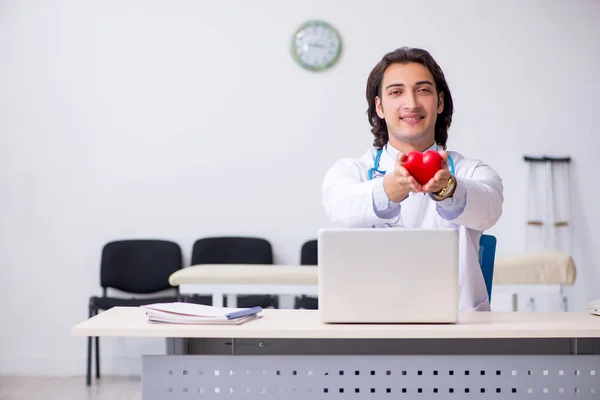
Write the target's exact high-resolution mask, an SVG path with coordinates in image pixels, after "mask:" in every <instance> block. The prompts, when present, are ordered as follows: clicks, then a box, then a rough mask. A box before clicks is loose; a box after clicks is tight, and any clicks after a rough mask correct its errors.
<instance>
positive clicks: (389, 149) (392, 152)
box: [385, 142, 438, 160]
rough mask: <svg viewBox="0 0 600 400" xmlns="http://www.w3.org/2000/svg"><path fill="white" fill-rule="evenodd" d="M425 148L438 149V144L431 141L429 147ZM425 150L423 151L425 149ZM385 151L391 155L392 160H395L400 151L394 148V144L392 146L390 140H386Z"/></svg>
mask: <svg viewBox="0 0 600 400" xmlns="http://www.w3.org/2000/svg"><path fill="white" fill-rule="evenodd" d="M427 150H435V151H438V144H437V143H435V142H433V145H432V146H431V147H429V148H428V149H427ZM427 150H425V151H427ZM385 151H386V153H387V154H388V155H389V156H390V157H392V159H393V160H396V157H397V156H398V153H400V150H398V149H396V148H395V147H394V146H392V145H391V144H390V142H387V143H386V145H385Z"/></svg>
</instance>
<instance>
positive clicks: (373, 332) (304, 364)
mask: <svg viewBox="0 0 600 400" xmlns="http://www.w3.org/2000/svg"><path fill="white" fill-rule="evenodd" d="M262 315H263V318H261V319H259V320H255V321H251V322H249V323H247V324H245V325H241V326H199V325H169V324H150V323H148V322H147V320H146V316H145V314H144V312H143V310H141V309H139V308H123V307H117V308H113V309H111V310H109V311H106V312H104V313H101V314H99V315H97V316H95V317H92V318H91V319H89V320H86V321H84V322H82V323H80V324H78V325H76V326H75V327H73V329H72V333H73V334H74V335H77V336H136V337H167V338H180V339H178V340H179V342H180V343H179V345H178V346H176V347H177V348H175V349H174V353H175V354H173V355H164V356H144V357H143V363H142V371H143V372H142V386H143V390H142V393H143V399H144V400H154V399H161V400H162V399H197V398H222V397H227V398H231V399H254V398H261V399H289V398H297V399H314V398H317V399H321V398H322V399H329V398H331V397H335V398H339V397H352V398H354V399H357V398H360V399H363V398H367V397H368V398H369V399H371V398H372V399H392V398H393V399H396V398H403V397H405V398H414V397H415V396H416V398H420V397H419V396H423V398H428V399H429V398H435V399H455V398H461V399H462V398H470V397H477V398H479V397H486V396H489V397H491V398H494V399H505V398H511V399H522V398H525V399H550V398H552V399H554V398H565V399H571V398H577V399H598V398H599V397H600V379H599V376H600V357H598V355H600V339H599V338H600V317H597V316H592V315H589V314H586V313H569V312H567V313H565V312H560V313H512V312H511V313H461V314H460V317H459V322H458V323H457V324H456V325H418V324H416V325H361V324H348V325H347V324H340V325H327V324H323V323H321V322H320V321H319V319H318V312H317V311H312V310H264V311H263V313H262ZM457 396H458V397H457ZM559 396H562V397H559Z"/></svg>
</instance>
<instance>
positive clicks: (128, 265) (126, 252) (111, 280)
mask: <svg viewBox="0 0 600 400" xmlns="http://www.w3.org/2000/svg"><path fill="white" fill-rule="evenodd" d="M181 268H183V259H182V255H181V248H180V247H179V245H178V244H177V243H174V242H170V241H166V240H151V239H134V240H117V241H113V242H109V243H107V244H105V245H104V247H103V249H102V258H101V261H100V286H102V288H104V289H106V288H113V289H118V290H121V291H124V292H128V293H154V292H158V291H161V290H166V289H173V287H172V286H171V285H170V284H169V276H171V274H172V273H174V272H176V271H177V270H179V269H181Z"/></svg>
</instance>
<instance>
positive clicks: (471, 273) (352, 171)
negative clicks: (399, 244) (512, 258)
mask: <svg viewBox="0 0 600 400" xmlns="http://www.w3.org/2000/svg"><path fill="white" fill-rule="evenodd" d="M433 148H434V149H436V150H437V146H436V145H434V147H433ZM376 153H377V149H375V148H371V149H369V150H368V151H367V152H366V154H364V155H363V156H362V157H358V158H345V159H342V160H339V161H338V162H336V163H335V164H334V165H333V166H332V167H331V168H330V169H329V170H328V171H327V173H326V174H325V178H324V180H323V186H322V201H323V206H324V207H325V211H326V212H327V215H328V216H329V218H330V219H331V221H332V222H333V224H334V226H336V227H347V228H367V227H374V228H388V227H392V228H403V227H404V228H455V229H457V230H458V231H459V311H473V310H474V311H489V310H490V304H489V300H488V296H487V290H486V287H485V282H484V280H483V275H482V272H481V267H480V266H479V239H480V237H481V234H482V232H483V231H485V230H486V229H489V228H491V227H492V226H494V224H495V223H496V222H497V221H498V219H499V218H500V216H501V214H502V203H503V201H504V197H503V185H502V179H501V178H500V176H499V175H498V174H497V173H496V172H495V171H494V170H493V169H492V168H490V167H489V166H488V165H486V164H484V163H483V162H481V161H479V160H473V159H467V158H464V157H463V156H462V155H461V154H459V153H457V152H454V151H448V154H449V155H450V156H451V157H452V160H453V161H454V170H455V171H454V172H455V177H456V181H457V190H458V188H459V187H461V189H463V190H466V205H465V208H464V211H463V212H462V213H461V214H460V215H459V216H458V217H456V218H455V219H453V220H446V219H444V218H443V217H442V216H441V215H440V213H439V212H438V211H437V208H436V204H437V203H438V202H436V201H434V200H433V199H431V198H430V196H429V195H428V194H423V193H411V194H410V195H409V197H407V198H406V199H404V200H403V201H402V202H401V203H400V213H399V214H398V215H397V216H396V217H394V218H390V219H382V218H379V217H378V216H377V214H376V213H375V210H374V206H373V189H374V185H375V184H376V180H377V179H383V177H382V176H381V175H375V176H374V178H373V179H372V180H369V177H368V171H369V169H370V168H371V167H373V163H374V159H375V155H376ZM395 162H396V160H395V159H394V158H393V157H392V155H390V154H389V153H388V152H387V151H386V148H384V151H383V153H382V155H381V159H380V167H379V170H382V171H389V172H391V171H392V170H393V169H394V165H395ZM449 201H452V200H451V199H447V200H444V201H443V202H449ZM440 203H442V202H440ZM440 205H442V204H440Z"/></svg>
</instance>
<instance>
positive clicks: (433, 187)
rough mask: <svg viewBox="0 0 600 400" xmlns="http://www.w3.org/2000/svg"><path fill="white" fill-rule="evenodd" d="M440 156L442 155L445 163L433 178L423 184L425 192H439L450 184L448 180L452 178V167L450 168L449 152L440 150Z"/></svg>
mask: <svg viewBox="0 0 600 400" xmlns="http://www.w3.org/2000/svg"><path fill="white" fill-rule="evenodd" d="M440 156H442V160H443V164H442V169H440V170H439V171H438V172H436V174H435V175H434V177H433V178H431V179H430V180H429V182H427V183H426V184H425V185H424V186H423V192H427V193H437V192H439V191H440V190H442V189H443V188H445V187H446V185H448V180H449V179H450V169H449V168H448V153H446V152H445V151H443V150H442V151H440Z"/></svg>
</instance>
